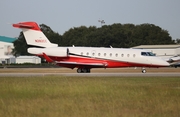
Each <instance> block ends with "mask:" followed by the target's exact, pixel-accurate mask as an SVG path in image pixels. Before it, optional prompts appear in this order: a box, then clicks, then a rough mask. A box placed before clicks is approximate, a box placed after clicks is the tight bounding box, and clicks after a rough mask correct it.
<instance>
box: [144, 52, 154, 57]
mask: <svg viewBox="0 0 180 117" xmlns="http://www.w3.org/2000/svg"><path fill="white" fill-rule="evenodd" d="M141 55H142V56H155V54H153V53H152V52H141Z"/></svg>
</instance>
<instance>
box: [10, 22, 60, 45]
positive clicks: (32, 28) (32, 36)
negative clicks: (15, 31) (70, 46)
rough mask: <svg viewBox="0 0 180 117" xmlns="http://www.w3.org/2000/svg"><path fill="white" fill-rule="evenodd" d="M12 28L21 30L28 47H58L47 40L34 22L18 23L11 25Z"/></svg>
mask: <svg viewBox="0 0 180 117" xmlns="http://www.w3.org/2000/svg"><path fill="white" fill-rule="evenodd" d="M13 27H16V28H20V29H22V31H23V34H24V36H25V39H26V42H27V44H28V45H31V46H36V47H45V48H47V47H57V46H58V45H57V44H53V43H51V42H50V41H49V40H48V38H47V37H46V36H45V35H44V33H43V32H42V31H41V29H40V28H39V26H38V24H37V23H36V22H20V23H17V24H13Z"/></svg>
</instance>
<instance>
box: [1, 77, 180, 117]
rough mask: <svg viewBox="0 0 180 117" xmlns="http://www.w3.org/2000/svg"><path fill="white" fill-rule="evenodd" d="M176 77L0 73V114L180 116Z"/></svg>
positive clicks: (12, 116)
mask: <svg viewBox="0 0 180 117" xmlns="http://www.w3.org/2000/svg"><path fill="white" fill-rule="evenodd" d="M179 116H180V78H178V77H171V78H167V77H157V78H156V77H140V78H135V77H125V78H123V77H65V76H44V77H24V78H22V77H21V78H19V77H5V78H0V117H179Z"/></svg>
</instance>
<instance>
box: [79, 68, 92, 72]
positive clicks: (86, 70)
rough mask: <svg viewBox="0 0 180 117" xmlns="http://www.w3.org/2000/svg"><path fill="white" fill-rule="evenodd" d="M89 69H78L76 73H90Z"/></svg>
mask: <svg viewBox="0 0 180 117" xmlns="http://www.w3.org/2000/svg"><path fill="white" fill-rule="evenodd" d="M90 72H91V70H90V68H78V69H77V73H90Z"/></svg>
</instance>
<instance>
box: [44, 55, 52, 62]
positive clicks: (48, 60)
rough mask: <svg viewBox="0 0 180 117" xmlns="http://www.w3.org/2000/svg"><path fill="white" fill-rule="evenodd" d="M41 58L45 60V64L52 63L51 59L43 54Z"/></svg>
mask: <svg viewBox="0 0 180 117" xmlns="http://www.w3.org/2000/svg"><path fill="white" fill-rule="evenodd" d="M43 57H44V58H45V59H46V61H47V62H49V63H52V62H54V61H53V60H52V59H51V58H49V57H48V56H47V55H46V54H45V53H43Z"/></svg>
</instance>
